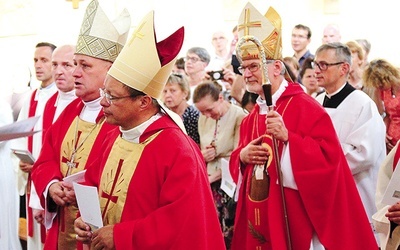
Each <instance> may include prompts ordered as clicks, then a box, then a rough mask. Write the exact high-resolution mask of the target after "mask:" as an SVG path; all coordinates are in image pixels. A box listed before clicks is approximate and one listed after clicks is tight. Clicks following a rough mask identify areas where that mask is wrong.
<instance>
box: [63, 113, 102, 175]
mask: <svg viewBox="0 0 400 250" xmlns="http://www.w3.org/2000/svg"><path fill="white" fill-rule="evenodd" d="M79 119H80V118H79V117H78V118H77V120H76V126H75V135H74V141H73V145H74V149H73V150H72V152H71V157H70V158H69V160H68V161H67V167H68V171H67V174H66V176H69V175H70V174H71V172H72V169H73V168H77V165H78V164H77V162H75V156H76V153H77V152H78V150H79V149H80V148H81V147H82V146H83V144H84V143H85V141H86V140H87V139H88V138H89V136H90V135H91V134H92V132H93V131H94V130H95V129H96V128H97V126H98V123H96V124H95V125H94V126H93V128H92V129H91V130H90V131H89V133H88V134H87V135H86V137H85V138H84V139H83V140H82V141H81V143H80V144H79V145H78V141H79V138H80V135H81V134H82V131H78V127H79Z"/></svg>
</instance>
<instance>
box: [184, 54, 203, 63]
mask: <svg viewBox="0 0 400 250" xmlns="http://www.w3.org/2000/svg"><path fill="white" fill-rule="evenodd" d="M198 61H203V60H201V59H200V58H199V57H190V56H187V57H185V62H192V63H197V62H198Z"/></svg>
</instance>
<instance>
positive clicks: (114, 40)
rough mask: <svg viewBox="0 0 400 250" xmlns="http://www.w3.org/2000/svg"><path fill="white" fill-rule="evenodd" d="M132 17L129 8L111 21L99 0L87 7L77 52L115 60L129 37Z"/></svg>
mask: <svg viewBox="0 0 400 250" xmlns="http://www.w3.org/2000/svg"><path fill="white" fill-rule="evenodd" d="M130 25H131V17H130V15H129V12H128V10H127V9H124V10H123V11H122V12H121V14H120V15H119V16H118V17H117V18H116V19H115V20H114V21H110V19H109V18H108V17H107V15H106V13H105V12H104V11H103V9H102V8H101V7H100V5H99V2H98V1H97V0H93V1H91V2H90V3H89V5H88V6H87V8H86V12H85V16H84V18H83V22H82V25H81V30H80V32H79V36H78V42H77V45H76V53H75V54H82V55H87V56H91V57H94V58H98V59H103V60H106V61H110V62H114V61H115V59H116V58H117V56H118V54H119V53H120V52H121V50H122V48H123V47H124V44H125V42H126V39H127V38H128V33H129V28H130Z"/></svg>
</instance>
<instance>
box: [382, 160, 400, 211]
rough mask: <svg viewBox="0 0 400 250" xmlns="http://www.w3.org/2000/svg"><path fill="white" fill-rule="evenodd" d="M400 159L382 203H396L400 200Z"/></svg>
mask: <svg viewBox="0 0 400 250" xmlns="http://www.w3.org/2000/svg"><path fill="white" fill-rule="evenodd" d="M399 180H400V161H399V162H398V163H397V165H396V168H395V170H394V171H393V174H392V177H391V178H390V181H389V184H388V186H387V188H386V191H385V194H384V195H383V199H382V203H384V204H386V205H390V206H391V205H394V204H396V203H397V202H399V201H400V181H399Z"/></svg>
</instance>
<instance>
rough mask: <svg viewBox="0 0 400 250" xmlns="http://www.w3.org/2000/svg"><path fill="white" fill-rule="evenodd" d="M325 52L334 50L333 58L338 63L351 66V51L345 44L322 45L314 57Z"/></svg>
mask: <svg viewBox="0 0 400 250" xmlns="http://www.w3.org/2000/svg"><path fill="white" fill-rule="evenodd" d="M326 50H335V56H336V59H337V60H338V61H341V62H346V63H348V64H349V65H351V62H352V61H351V50H350V48H349V46H347V45H346V44H343V43H338V42H334V43H326V44H322V45H321V46H320V47H319V48H318V49H317V51H316V52H315V55H318V54H319V53H320V52H322V51H326Z"/></svg>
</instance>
